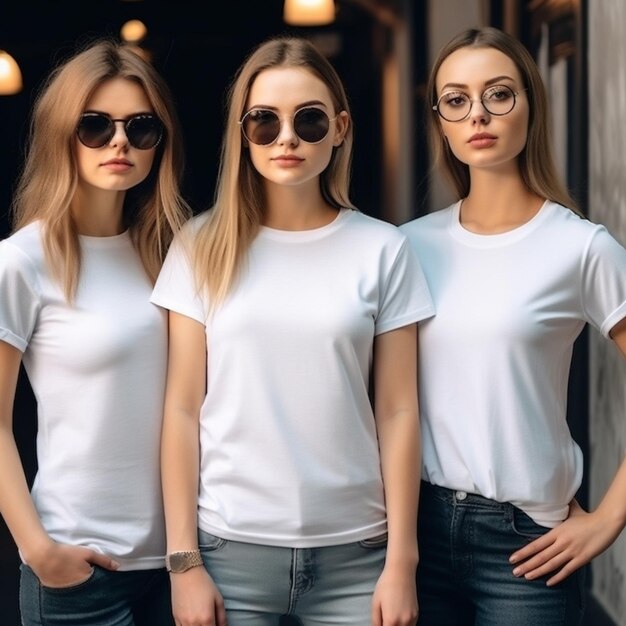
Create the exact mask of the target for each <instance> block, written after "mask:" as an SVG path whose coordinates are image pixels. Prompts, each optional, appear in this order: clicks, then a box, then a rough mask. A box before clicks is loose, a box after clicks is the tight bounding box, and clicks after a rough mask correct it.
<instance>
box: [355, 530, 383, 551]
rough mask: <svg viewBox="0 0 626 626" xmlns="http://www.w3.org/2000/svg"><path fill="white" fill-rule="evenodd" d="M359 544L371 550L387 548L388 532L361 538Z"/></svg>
mask: <svg viewBox="0 0 626 626" xmlns="http://www.w3.org/2000/svg"><path fill="white" fill-rule="evenodd" d="M359 545H360V546H361V547H362V548H367V549H369V550H376V549H377V548H385V547H386V546H387V533H386V532H384V533H381V534H380V535H376V536H375V537H368V538H367V539H361V541H359Z"/></svg>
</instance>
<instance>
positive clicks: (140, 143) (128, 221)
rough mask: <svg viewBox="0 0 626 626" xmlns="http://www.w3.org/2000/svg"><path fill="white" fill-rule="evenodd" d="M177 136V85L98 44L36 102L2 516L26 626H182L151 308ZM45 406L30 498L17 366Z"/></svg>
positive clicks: (13, 293)
mask: <svg viewBox="0 0 626 626" xmlns="http://www.w3.org/2000/svg"><path fill="white" fill-rule="evenodd" d="M182 157H183V153H182V147H181V144H180V131H179V127H178V122H177V120H176V114H175V111H174V108H173V102H172V98H171V95H170V93H169V90H168V88H167V86H166V85H165V83H164V81H163V79H162V78H161V77H160V76H159V75H158V74H157V72H156V71H155V69H154V68H153V67H152V66H151V65H150V64H149V63H147V62H146V61H144V60H143V59H142V58H140V57H139V56H138V55H137V54H135V53H134V52H133V51H131V49H130V48H128V47H125V46H123V45H119V44H117V43H115V42H112V41H108V40H103V41H97V42H93V43H92V44H91V45H89V46H88V47H87V48H85V49H83V50H81V51H80V52H79V53H77V54H76V55H74V56H73V58H70V59H68V60H67V61H66V62H65V63H63V64H62V65H60V66H59V67H57V68H56V69H55V70H54V71H53V72H52V74H51V76H50V78H49V80H48V81H47V83H46V85H45V87H44V88H43V90H42V91H41V93H40V95H39V96H38V98H37V101H36V103H35V107H34V112H33V117H32V127H31V141H30V146H29V150H28V154H27V158H26V163H25V167H24V170H23V173H22V175H21V178H20V180H19V184H18V187H17V192H16V195H15V199H14V206H13V209H14V227H15V228H14V232H13V234H12V235H11V236H10V237H8V238H7V239H6V240H4V241H2V242H1V243H0V512H1V513H2V515H3V517H4V519H5V521H6V523H7V526H8V527H9V530H10V531H11V534H12V536H13V538H14V540H15V543H16V544H17V547H18V548H19V552H20V555H21V558H22V561H23V564H22V566H21V583H20V609H21V615H22V623H23V624H24V625H25V626H31V625H35V624H38V625H39V624H47V625H50V626H61V625H65V624H73V625H84V626H110V625H111V624H119V625H120V626H131V625H135V626H139V625H145V626H155V625H156V626H159V625H164V626H165V625H170V624H173V618H172V614H171V605H170V601H169V597H170V593H169V581H168V576H167V573H166V571H165V568H164V565H165V558H164V555H165V527H164V517H163V507H162V496H161V484H160V471H159V448H160V446H159V444H160V431H161V424H162V413H163V390H164V386H165V375H166V365H167V363H166V360H167V319H166V316H165V315H164V314H163V311H162V310H161V309H160V308H159V307H156V306H154V305H153V304H151V303H150V294H151V291H152V287H153V281H154V279H155V278H156V275H157V273H158V271H159V269H160V267H161V263H162V259H163V257H164V255H165V252H166V250H167V248H168V246H169V243H170V241H171V239H172V237H173V235H174V233H175V232H176V231H177V230H178V229H179V227H180V226H181V225H182V223H183V222H184V221H185V220H186V218H187V217H188V215H189V210H188V208H187V206H186V204H185V202H184V201H183V199H182V198H181V195H180V193H179V181H180V178H181V174H182V162H183V158H182ZM22 362H23V364H24V366H25V369H26V372H27V374H28V377H29V380H30V383H31V385H32V388H33V391H34V393H35V396H36V399H37V407H38V435H37V463H38V471H37V474H36V477H35V481H34V484H33V486H32V491H31V492H30V493H29V490H28V487H27V482H26V480H25V476H24V472H23V470H22V466H21V463H20V458H19V455H18V451H17V449H16V445H15V440H14V437H13V434H12V428H11V423H12V412H13V397H14V392H15V388H16V383H17V379H18V371H19V368H20V363H22Z"/></svg>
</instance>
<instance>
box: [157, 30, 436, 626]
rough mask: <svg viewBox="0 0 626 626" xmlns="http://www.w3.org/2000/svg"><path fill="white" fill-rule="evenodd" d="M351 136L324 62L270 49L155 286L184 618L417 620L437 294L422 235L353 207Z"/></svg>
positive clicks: (246, 68)
mask: <svg viewBox="0 0 626 626" xmlns="http://www.w3.org/2000/svg"><path fill="white" fill-rule="evenodd" d="M351 148H352V125H351V119H350V113H349V108H348V103H347V99H346V94H345V92H344V89H343V86H342V84H341V81H340V79H339V77H338V76H337V74H336V72H335V70H334V69H333V67H332V65H331V64H330V63H329V62H328V61H327V59H326V58H325V57H324V56H323V55H322V54H321V53H320V52H319V51H318V50H317V49H316V48H315V47H314V46H313V45H312V44H310V43H308V42H307V41H306V40H301V39H291V38H285V39H283V38H279V39H272V40H269V41H267V42H265V43H263V44H261V45H260V46H259V47H258V48H257V49H256V50H255V51H253V53H252V54H251V55H250V56H249V57H248V59H246V61H245V63H244V64H243V65H242V67H241V68H240V70H239V72H238V74H237V76H236V78H235V81H234V83H233V85H232V88H231V90H230V98H229V110H228V119H227V123H226V129H225V136H224V143H223V152H222V165H221V172H220V178H219V186H218V191H217V197H216V201H215V205H214V207H213V208H212V209H211V210H210V211H209V212H207V213H204V214H201V215H200V216H198V217H197V218H195V219H194V220H193V221H192V224H191V225H190V227H189V228H188V229H186V232H185V234H186V236H185V237H181V239H180V245H178V244H177V243H175V244H174V246H173V247H172V249H171V251H170V253H169V255H168V258H167V260H166V262H165V264H164V267H163V270H162V272H161V274H160V276H159V279H158V281H157V284H156V286H155V290H154V294H153V301H154V302H156V303H157V304H160V305H162V306H164V307H166V308H167V309H169V311H170V313H169V319H170V322H169V324H170V358H169V369H168V383H167V394H166V409H165V418H164V420H165V421H164V428H163V443H162V468H163V469H162V471H163V487H164V496H165V509H166V520H167V543H168V562H169V569H170V571H171V582H172V593H173V596H172V597H173V609H174V615H175V618H176V621H177V624H179V625H180V626H191V625H194V626H208V625H209V624H215V623H217V624H221V625H222V624H225V623H226V616H227V618H228V624H229V626H239V625H244V624H254V625H255V626H261V625H268V626H269V625H276V624H278V623H279V619H280V616H281V615H291V616H295V617H297V618H298V619H299V620H300V623H302V624H304V625H307V626H308V625H311V626H312V625H322V624H327V625H331V624H332V625H335V624H338V623H342V624H354V625H355V626H363V625H364V624H370V623H371V624H375V625H382V624H385V625H390V624H397V625H409V624H414V623H415V618H416V612H417V605H416V597H415V596H416V594H415V580H414V573H415V567H416V563H417V548H416V539H415V531H416V529H415V524H416V520H415V517H416V516H415V510H416V506H417V490H418V480H417V472H418V467H419V437H418V416H417V389H416V371H415V368H416V322H417V321H418V320H420V319H423V318H425V317H428V316H430V315H432V306H431V301H430V295H429V294H428V291H427V288H426V285H425V281H424V279H423V275H422V272H421V270H420V268H419V266H418V264H417V261H416V259H415V257H414V256H413V255H412V252H411V250H410V247H409V245H408V241H407V240H406V238H405V237H404V236H403V235H401V234H400V232H399V230H398V229H397V228H396V227H395V226H392V225H390V224H387V223H384V222H382V221H379V220H376V219H373V218H370V217H367V216H365V215H363V214H362V213H360V212H359V211H357V210H356V209H354V208H353V206H352V204H351V202H350V199H349V197H348V186H349V168H350V156H351ZM370 383H371V384H372V389H373V395H374V406H373V407H372V405H371V404H370V399H369V397H368V390H369V388H370ZM203 565H204V566H205V567H202V566H203Z"/></svg>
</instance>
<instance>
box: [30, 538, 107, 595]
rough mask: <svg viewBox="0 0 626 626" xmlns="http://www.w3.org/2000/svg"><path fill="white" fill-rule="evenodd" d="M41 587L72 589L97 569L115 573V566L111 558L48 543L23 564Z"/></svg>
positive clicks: (87, 550) (82, 548)
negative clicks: (95, 566)
mask: <svg viewBox="0 0 626 626" xmlns="http://www.w3.org/2000/svg"><path fill="white" fill-rule="evenodd" d="M27 564H28V566H29V567H30V568H31V569H32V570H33V572H34V573H35V575H36V576H37V578H38V579H39V582H41V584H42V585H44V587H57V588H61V587H73V586H75V585H79V584H80V583H82V582H84V581H85V580H87V579H88V578H89V577H90V576H91V573H92V571H93V566H94V565H98V566H100V567H102V568H104V569H108V570H116V569H117V568H118V567H119V563H117V561H114V560H113V559H112V558H111V557H109V556H106V555H104V554H100V553H99V552H96V551H95V550H91V549H89V548H85V547H82V546H68V545H65V544H61V543H56V542H54V541H52V540H50V541H49V543H48V545H47V546H46V547H45V549H43V550H40V551H38V553H37V555H36V556H32V557H31V558H29V559H28V560H27Z"/></svg>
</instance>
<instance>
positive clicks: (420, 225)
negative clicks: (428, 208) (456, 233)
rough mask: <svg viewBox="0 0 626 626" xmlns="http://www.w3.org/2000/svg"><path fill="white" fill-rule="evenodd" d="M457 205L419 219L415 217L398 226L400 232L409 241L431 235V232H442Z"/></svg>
mask: <svg viewBox="0 0 626 626" xmlns="http://www.w3.org/2000/svg"><path fill="white" fill-rule="evenodd" d="M457 204H458V203H454V204H452V205H450V206H449V207H446V208H445V209H437V210H435V211H432V212H431V213H427V214H426V215H422V216H421V217H417V218H415V219H413V220H411V221H409V222H405V223H404V224H402V225H401V226H400V230H401V231H402V232H403V233H404V234H406V235H407V237H409V238H410V239H413V238H418V237H421V236H422V235H423V234H424V233H429V234H432V233H433V231H435V232H436V231H441V230H444V229H445V228H446V227H447V225H448V224H449V223H450V219H451V216H452V213H453V211H454V210H455V207H456V206H457Z"/></svg>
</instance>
